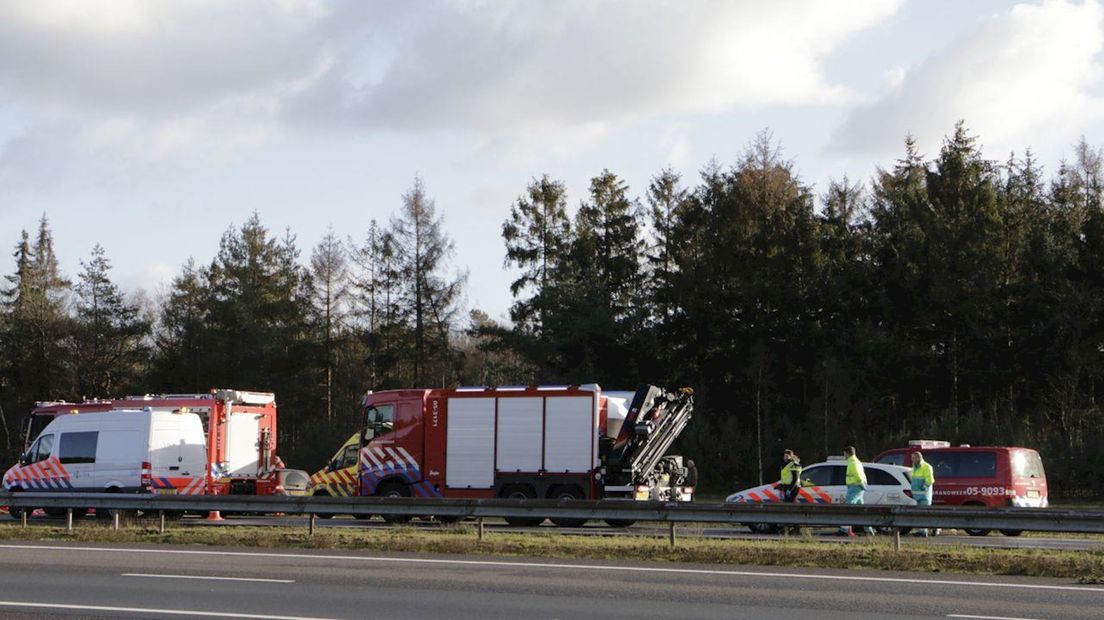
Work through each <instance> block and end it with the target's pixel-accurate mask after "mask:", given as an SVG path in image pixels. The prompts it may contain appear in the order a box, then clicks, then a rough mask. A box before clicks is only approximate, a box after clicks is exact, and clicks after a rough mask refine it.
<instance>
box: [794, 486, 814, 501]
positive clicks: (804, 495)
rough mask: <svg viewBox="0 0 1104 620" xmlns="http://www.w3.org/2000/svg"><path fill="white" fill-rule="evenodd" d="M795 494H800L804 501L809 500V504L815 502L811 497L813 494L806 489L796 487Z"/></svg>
mask: <svg viewBox="0 0 1104 620" xmlns="http://www.w3.org/2000/svg"><path fill="white" fill-rule="evenodd" d="M797 494H798V495H800V496H801V499H803V500H805V501H806V502H809V503H810V504H815V503H816V500H815V499H814V498H813V495H812V494H811V493H809V492H808V491H806V490H805V489H798V491H797Z"/></svg>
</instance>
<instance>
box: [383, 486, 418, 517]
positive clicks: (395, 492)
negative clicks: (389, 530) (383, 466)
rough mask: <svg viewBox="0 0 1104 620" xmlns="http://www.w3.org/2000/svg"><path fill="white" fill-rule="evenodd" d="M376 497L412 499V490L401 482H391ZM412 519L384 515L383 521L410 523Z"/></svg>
mask: <svg viewBox="0 0 1104 620" xmlns="http://www.w3.org/2000/svg"><path fill="white" fill-rule="evenodd" d="M376 495H379V496H380V497H410V489H409V488H408V487H407V486H406V485H405V484H403V483H401V482H389V483H387V484H385V485H383V486H382V487H381V488H380V489H379V490H378V491H376ZM410 519H411V517H409V516H406V515H384V516H383V520H384V521H387V522H388V523H392V524H394V523H408V522H409V521H410Z"/></svg>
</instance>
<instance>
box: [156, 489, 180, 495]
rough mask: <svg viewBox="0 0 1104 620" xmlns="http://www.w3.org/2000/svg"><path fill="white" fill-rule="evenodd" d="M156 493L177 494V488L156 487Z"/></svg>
mask: <svg viewBox="0 0 1104 620" xmlns="http://www.w3.org/2000/svg"><path fill="white" fill-rule="evenodd" d="M153 494H154V495H176V489H154V490H153Z"/></svg>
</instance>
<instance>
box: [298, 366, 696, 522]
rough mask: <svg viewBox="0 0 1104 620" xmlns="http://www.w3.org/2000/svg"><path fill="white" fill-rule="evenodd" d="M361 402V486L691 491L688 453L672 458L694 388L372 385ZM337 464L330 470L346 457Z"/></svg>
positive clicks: (602, 494) (607, 493) (406, 493)
mask: <svg viewBox="0 0 1104 620" xmlns="http://www.w3.org/2000/svg"><path fill="white" fill-rule="evenodd" d="M364 407H365V425H364V428H363V430H362V433H361V439H360V451H359V461H358V463H357V476H356V479H355V481H354V482H353V484H354V485H355V487H356V488H355V489H352V490H353V494H357V495H376V496H389V497H411V496H413V497H461V498H481V497H484V498H489V497H510V498H560V499H597V498H625V499H638V500H644V499H658V500H669V501H689V500H690V499H691V498H692V496H693V488H692V487H690V486H687V485H686V484H685V482H686V478H687V474H688V472H687V469H686V467H684V465H683V462H682V457H680V456H668V455H666V452H667V450H668V448H670V446H671V444H672V443H673V442H674V441H675V439H676V438H677V437H678V436H679V434H680V433H681V432H682V430H683V428H685V426H686V424H687V422H688V421H689V420H690V416H691V413H692V411H693V392H692V391H691V390H689V389H682V390H676V391H668V390H664V389H661V388H658V387H655V386H651V385H644V386H641V387H640V388H639V389H638V390H637V391H636V392H635V393H634V392H604V391H603V390H602V389H601V388H600V387H599V386H597V385H579V386H527V387H494V388H491V387H478V388H455V389H417V390H394V391H386V392H379V393H369V394H368V395H367V396H366V397H365V399H364ZM339 461H340V459H335V461H334V462H332V463H331V465H330V468H329V469H333V470H334V471H338V470H340V469H342V468H344V467H345V466H346V465H347V464H346V463H344V462H343V461H341V462H339ZM316 477H319V476H318V475H317V474H316ZM324 493H326V491H324V490H321V489H317V488H316V489H315V494H316V495H320V494H324ZM517 522H518V523H524V522H526V520H518V521H517ZM560 524H561V525H567V524H568V523H566V522H565V523H560Z"/></svg>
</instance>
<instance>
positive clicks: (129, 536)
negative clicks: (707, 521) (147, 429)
mask: <svg viewBox="0 0 1104 620" xmlns="http://www.w3.org/2000/svg"><path fill="white" fill-rule="evenodd" d="M0 540H39V541H73V542H110V543H161V544H177V545H212V546H228V547H258V548H301V549H344V550H367V551H392V552H407V553H450V554H482V555H502V556H513V557H544V558H560V559H573V558H575V559H592V560H613V559H632V560H647V561H669V562H692V563H702V564H720V565H732V566H741V565H743V566H788V567H801V568H838V569H856V568H863V569H881V570H899V571H915V572H922V573H941V572H947V573H967V574H981V575H1024V576H1035V577H1063V578H1075V579H1080V580H1082V581H1083V582H1087V583H1091V582H1099V580H1101V579H1104V551H1068V550H1054V549H992V548H979V547H969V546H957V545H956V546H950V545H925V544H923V543H915V544H910V545H907V546H905V547H903V548H902V549H901V550H900V551H895V550H894V549H893V544H892V540H891V539H890V538H889V537H879V538H875V539H871V540H864V541H858V542H855V543H852V544H840V543H838V542H835V541H827V540H817V539H816V537H813V536H808V535H806V536H797V537H794V538H790V539H784V540H762V541H756V540H724V539H709V538H698V537H694V536H692V535H687V534H682V535H680V537H679V540H678V545H677V546H676V547H674V548H671V547H670V546H669V544H668V542H667V540H666V539H664V538H659V537H656V538H652V537H643V536H632V537H627V536H626V537H612V536H611V537H604V536H603V537H597V536H573V535H570V534H559V533H555V532H549V533H510V532H494V533H488V534H486V535H485V537H484V539H483V540H482V541H480V540H478V538H477V536H476V533H475V528H474V527H472V526H470V525H467V524H461V525H458V526H452V527H443V528H441V529H439V530H426V529H414V528H410V527H396V528H390V529H370V530H359V529H353V528H341V529H340V530H336V531H335V530H324V531H319V532H316V533H315V534H314V535H313V536H308V535H307V533H306V532H305V531H304V530H303V528H281V527H247V526H242V527H234V528H194V527H172V528H169V529H167V530H166V531H165V533H164V534H161V533H158V532H157V530H156V529H152V528H150V527H145V526H142V525H139V526H138V527H131V528H125V529H121V530H114V529H111V528H110V527H106V526H100V525H96V524H82V525H81V526H80V527H78V528H75V529H74V530H73V531H72V532H68V531H66V529H65V528H63V527H54V526H34V527H29V528H21V527H18V525H17V524H14V523H10V522H9V523H4V524H3V525H0Z"/></svg>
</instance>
